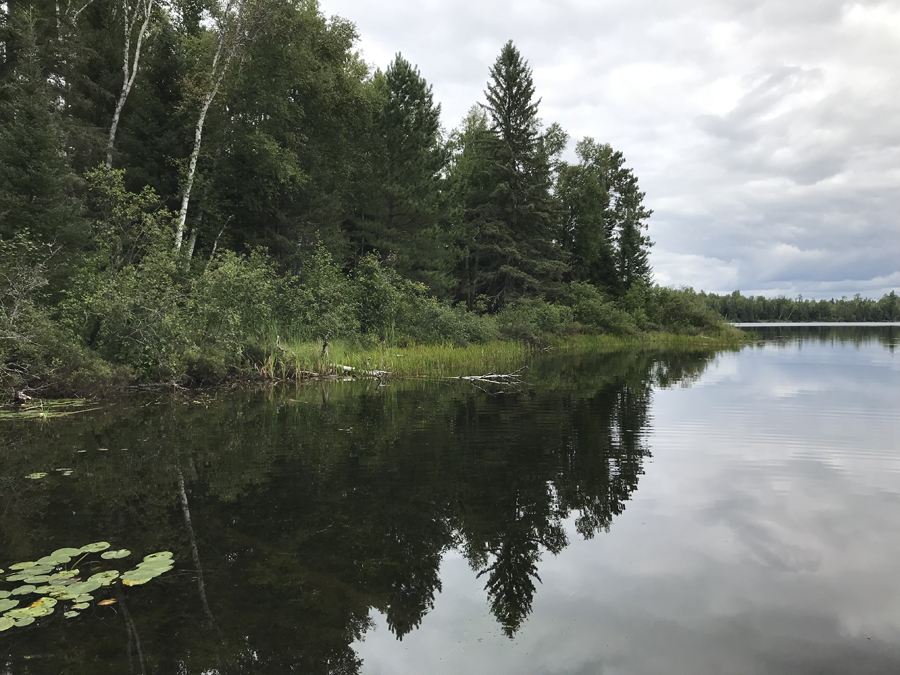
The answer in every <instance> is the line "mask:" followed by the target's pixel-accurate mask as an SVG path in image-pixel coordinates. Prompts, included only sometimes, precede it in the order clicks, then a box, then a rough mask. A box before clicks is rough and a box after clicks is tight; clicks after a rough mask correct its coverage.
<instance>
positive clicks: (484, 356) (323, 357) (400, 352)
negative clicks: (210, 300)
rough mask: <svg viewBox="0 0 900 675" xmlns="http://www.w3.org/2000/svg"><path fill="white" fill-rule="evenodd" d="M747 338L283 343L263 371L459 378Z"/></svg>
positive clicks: (731, 334)
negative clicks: (543, 361)
mask: <svg viewBox="0 0 900 675" xmlns="http://www.w3.org/2000/svg"><path fill="white" fill-rule="evenodd" d="M746 342H747V338H746V335H745V334H744V333H742V332H741V331H739V330H737V329H733V328H730V327H726V329H724V330H722V331H721V332H719V333H717V334H715V335H711V336H702V335H696V336H687V335H672V334H668V333H647V334H642V335H639V336H630V337H617V336H611V335H579V336H573V337H568V338H559V339H556V340H553V341H551V342H550V343H549V344H548V345H545V346H537V345H532V344H528V343H525V342H515V341H493V342H487V343H484V344H470V345H466V346H457V345H453V344H451V343H443V344H425V345H423V344H414V343H413V344H408V345H406V346H404V347H398V346H391V345H388V344H386V343H378V344H371V345H365V344H359V343H354V342H344V341H340V340H336V341H334V342H330V343H329V344H328V346H327V348H326V349H325V351H324V353H323V349H322V343H321V342H309V341H288V342H284V341H279V343H278V344H276V345H274V346H273V345H271V344H270V345H269V346H268V347H267V348H266V349H265V358H264V361H263V363H262V365H261V366H260V367H259V368H258V370H259V373H260V374H261V375H262V376H263V377H264V378H267V379H304V378H313V377H341V376H350V375H351V374H352V373H346V372H344V371H343V370H342V369H341V368H340V366H349V367H351V368H353V369H355V370H356V371H370V372H371V371H376V370H377V371H387V372H388V373H389V376H390V377H432V378H441V377H459V376H462V375H475V374H485V373H491V372H494V373H508V372H511V371H514V370H516V369H518V368H521V367H522V366H524V365H528V364H529V363H530V361H531V360H532V359H534V358H536V357H539V356H541V355H544V354H548V353H571V354H578V353H598V352H613V351H620V350H632V349H633V350H641V349H649V350H657V349H697V348H698V347H700V348H739V347H740V346H742V345H744V344H746Z"/></svg>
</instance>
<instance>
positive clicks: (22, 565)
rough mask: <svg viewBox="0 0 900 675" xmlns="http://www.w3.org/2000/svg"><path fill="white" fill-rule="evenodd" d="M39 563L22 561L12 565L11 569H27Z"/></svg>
mask: <svg viewBox="0 0 900 675" xmlns="http://www.w3.org/2000/svg"><path fill="white" fill-rule="evenodd" d="M36 565H37V563H36V562H20V563H16V564H15V565H10V566H9V569H11V570H27V569H28V568H29V567H35V566H36Z"/></svg>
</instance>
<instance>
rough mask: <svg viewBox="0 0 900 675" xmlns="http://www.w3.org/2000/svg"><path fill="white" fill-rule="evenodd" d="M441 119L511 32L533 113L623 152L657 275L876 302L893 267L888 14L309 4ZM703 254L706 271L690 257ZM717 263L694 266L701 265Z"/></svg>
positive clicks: (863, 10)
mask: <svg viewBox="0 0 900 675" xmlns="http://www.w3.org/2000/svg"><path fill="white" fill-rule="evenodd" d="M322 7H323V10H324V11H325V12H326V13H336V14H340V15H342V16H345V17H346V18H349V19H351V20H353V21H355V22H356V23H357V25H358V27H359V30H360V33H361V36H362V39H361V43H360V44H361V48H362V50H363V52H364V54H365V57H366V59H367V60H369V61H370V62H372V63H374V64H375V65H378V66H381V67H384V66H385V65H386V64H387V63H388V62H389V60H390V59H391V58H392V57H393V55H394V53H396V52H398V51H400V52H402V53H403V54H404V55H405V56H406V57H407V58H408V59H410V60H411V61H412V62H414V63H417V64H418V65H419V66H420V68H421V70H422V73H423V75H424V76H425V77H426V78H427V79H428V80H429V82H431V83H432V84H433V86H434V90H435V95H436V98H437V100H438V101H440V102H441V104H442V106H443V111H444V123H445V125H446V126H448V127H452V126H454V125H456V124H457V123H458V121H459V120H460V119H461V118H462V116H463V115H464V114H465V112H466V110H467V109H468V108H469V107H470V106H471V105H472V104H473V103H474V102H475V101H477V100H479V99H480V98H481V97H482V91H483V89H484V86H485V83H486V81H487V77H488V68H489V67H490V65H491V64H492V63H493V61H494V59H495V58H496V55H497V54H498V53H499V50H500V47H501V46H502V45H503V43H504V42H505V41H506V40H508V39H512V40H514V41H515V43H516V45H517V46H518V47H519V48H520V50H521V51H522V53H523V54H524V55H525V57H526V58H527V59H528V60H529V62H530V64H531V66H532V68H533V69H534V77H535V84H536V86H537V90H538V94H539V95H540V96H541V97H542V99H543V101H542V108H541V112H542V115H543V117H544V119H545V120H547V121H548V122H549V121H557V122H559V123H560V124H562V125H563V127H564V128H565V129H566V130H567V131H569V132H570V134H571V135H572V137H573V138H580V137H582V136H586V135H589V136H593V137H594V138H596V139H598V140H601V141H606V142H609V143H611V144H612V145H613V146H614V147H616V148H617V149H619V150H622V151H623V152H624V153H625V156H626V158H627V159H628V161H629V164H630V165H631V166H632V167H633V168H634V169H635V172H636V173H637V175H638V176H639V178H640V179H641V184H642V188H643V189H644V190H645V191H646V192H647V201H648V202H649V205H650V207H651V208H653V209H654V210H655V215H654V218H653V219H652V222H651V237H652V238H653V239H654V240H655V241H656V242H657V246H656V247H655V248H654V249H653V252H652V261H653V263H654V265H655V267H656V270H657V278H658V280H659V281H661V282H663V283H667V284H675V285H691V286H694V287H696V288H704V289H706V290H710V291H719V292H727V291H731V290H733V289H734V288H740V289H742V290H751V289H752V290H754V291H757V292H764V293H766V294H775V293H779V292H786V293H791V294H796V293H803V294H804V295H809V296H829V297H830V296H831V295H835V294H836V295H843V294H853V293H855V292H861V293H864V294H867V295H878V294H880V293H881V292H883V291H885V290H890V289H891V288H896V287H897V276H898V274H900V262H898V261H900V216H898V214H900V125H898V124H897V123H896V120H897V119H900V98H898V97H897V96H896V92H897V91H898V89H900V69H897V68H896V63H897V62H898V60H900V8H898V7H897V5H896V4H894V3H879V2H858V3H846V2H843V1H841V0H815V1H813V0H806V1H799V0H798V1H797V2H784V1H783V0H742V1H740V2H730V3H722V2H714V1H713V0H692V1H691V2H682V3H674V2H666V1H665V0H611V1H609V2H604V3H598V2H589V1H587V0H564V1H562V2H550V1H544V0H530V1H527V2H521V1H518V2H510V1H508V0H486V1H483V2H473V1H472V0H460V1H457V2H453V3H447V2H441V3H438V2H434V1H431V0H429V1H427V2H419V3H405V2H399V1H398V0H385V1H384V2H380V3H370V2H361V1H360V0H324V1H323V2H322ZM702 260H709V261H711V263H710V264H709V265H707V264H697V263H698V261H702ZM711 269H712V270H716V271H722V272H723V273H722V274H718V273H716V274H712V273H711V271H710V270H711Z"/></svg>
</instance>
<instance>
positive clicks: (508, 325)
mask: <svg viewBox="0 0 900 675" xmlns="http://www.w3.org/2000/svg"><path fill="white" fill-rule="evenodd" d="M497 323H498V325H499V328H500V335H501V336H502V337H503V338H506V339H507V340H520V341H522V342H530V343H534V344H546V343H547V342H548V340H549V339H550V338H551V337H554V336H559V335H571V334H573V333H574V332H575V331H576V328H577V327H576V325H575V317H574V312H573V311H572V309H571V308H570V307H566V306H564V305H554V304H551V303H549V302H547V301H545V300H544V299H543V298H523V299H521V300H517V301H516V302H515V303H513V304H511V305H509V306H507V307H505V308H504V309H503V310H502V311H500V313H499V314H497Z"/></svg>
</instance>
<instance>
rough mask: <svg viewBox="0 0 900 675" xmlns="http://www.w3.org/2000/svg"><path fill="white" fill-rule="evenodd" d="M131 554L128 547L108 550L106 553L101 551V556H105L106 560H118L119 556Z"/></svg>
mask: <svg viewBox="0 0 900 675" xmlns="http://www.w3.org/2000/svg"><path fill="white" fill-rule="evenodd" d="M129 555H131V551H129V550H128V549H127V548H120V549H119V550H118V551H106V552H105V553H101V554H100V557H101V558H105V559H106V560H118V559H119V558H124V557H126V556H129Z"/></svg>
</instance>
